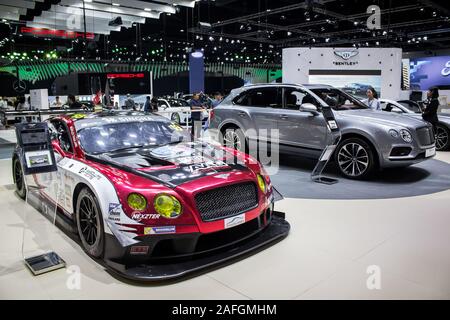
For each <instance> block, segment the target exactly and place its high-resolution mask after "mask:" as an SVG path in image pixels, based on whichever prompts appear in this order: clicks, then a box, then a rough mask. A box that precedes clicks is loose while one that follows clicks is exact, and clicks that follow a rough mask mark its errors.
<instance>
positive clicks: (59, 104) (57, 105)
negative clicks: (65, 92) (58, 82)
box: [50, 96, 63, 109]
mask: <svg viewBox="0 0 450 320" xmlns="http://www.w3.org/2000/svg"><path fill="white" fill-rule="evenodd" d="M62 106H63V104H62V102H61V100H60V99H59V96H56V97H55V101H53V103H52V106H51V107H50V108H52V109H60V108H62Z"/></svg>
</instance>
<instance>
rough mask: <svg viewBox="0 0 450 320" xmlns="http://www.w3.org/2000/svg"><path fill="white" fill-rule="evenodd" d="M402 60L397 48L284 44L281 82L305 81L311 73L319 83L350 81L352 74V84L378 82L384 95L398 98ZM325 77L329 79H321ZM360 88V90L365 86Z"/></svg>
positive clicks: (400, 51)
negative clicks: (314, 46) (287, 45)
mask: <svg viewBox="0 0 450 320" xmlns="http://www.w3.org/2000/svg"><path fill="white" fill-rule="evenodd" d="M401 62H402V50H401V49H399V48H359V49H356V48H286V49H283V82H284V83H296V84H307V83H310V77H311V79H319V80H322V81H321V83H320V84H330V85H335V83H336V81H339V80H340V81H342V82H351V81H352V78H354V79H356V81H353V82H352V85H354V86H355V85H358V84H359V83H360V82H364V80H367V82H368V83H369V84H370V82H371V81H372V82H374V83H376V84H378V83H379V86H380V88H378V90H381V96H382V97H383V98H389V99H400V98H401V96H400V92H401V72H402V70H401V67H402V64H401ZM327 79H328V82H330V83H324V81H327ZM369 80H370V81H369ZM331 82H332V83H331ZM315 83H317V82H315ZM346 85H348V86H349V84H346ZM360 88H362V89H361V90H360V91H361V92H363V91H364V90H363V88H364V87H362V86H360Z"/></svg>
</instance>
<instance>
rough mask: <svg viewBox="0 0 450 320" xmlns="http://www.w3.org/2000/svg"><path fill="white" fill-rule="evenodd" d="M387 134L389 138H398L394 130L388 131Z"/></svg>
mask: <svg viewBox="0 0 450 320" xmlns="http://www.w3.org/2000/svg"><path fill="white" fill-rule="evenodd" d="M389 134H390V135H391V137H393V138H398V137H399V134H398V131H397V130H394V129H391V130H389Z"/></svg>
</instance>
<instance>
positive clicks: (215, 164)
mask: <svg viewBox="0 0 450 320" xmlns="http://www.w3.org/2000/svg"><path fill="white" fill-rule="evenodd" d="M223 167H228V165H227V164H226V163H225V162H223V161H219V160H218V161H210V162H204V163H197V164H193V165H190V166H189V171H191V173H197V172H199V171H207V170H214V169H218V168H223Z"/></svg>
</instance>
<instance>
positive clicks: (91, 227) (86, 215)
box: [79, 197, 99, 246]
mask: <svg viewBox="0 0 450 320" xmlns="http://www.w3.org/2000/svg"><path fill="white" fill-rule="evenodd" d="M79 215H80V230H81V234H82V236H83V238H84V240H85V241H86V243H87V244H88V245H90V246H92V245H94V244H95V242H96V241H97V235H98V233H99V230H98V228H99V223H98V221H97V220H98V219H97V218H98V212H97V208H96V206H95V205H94V203H93V201H92V199H90V198H88V197H84V198H83V199H81V201H80V212H79Z"/></svg>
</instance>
